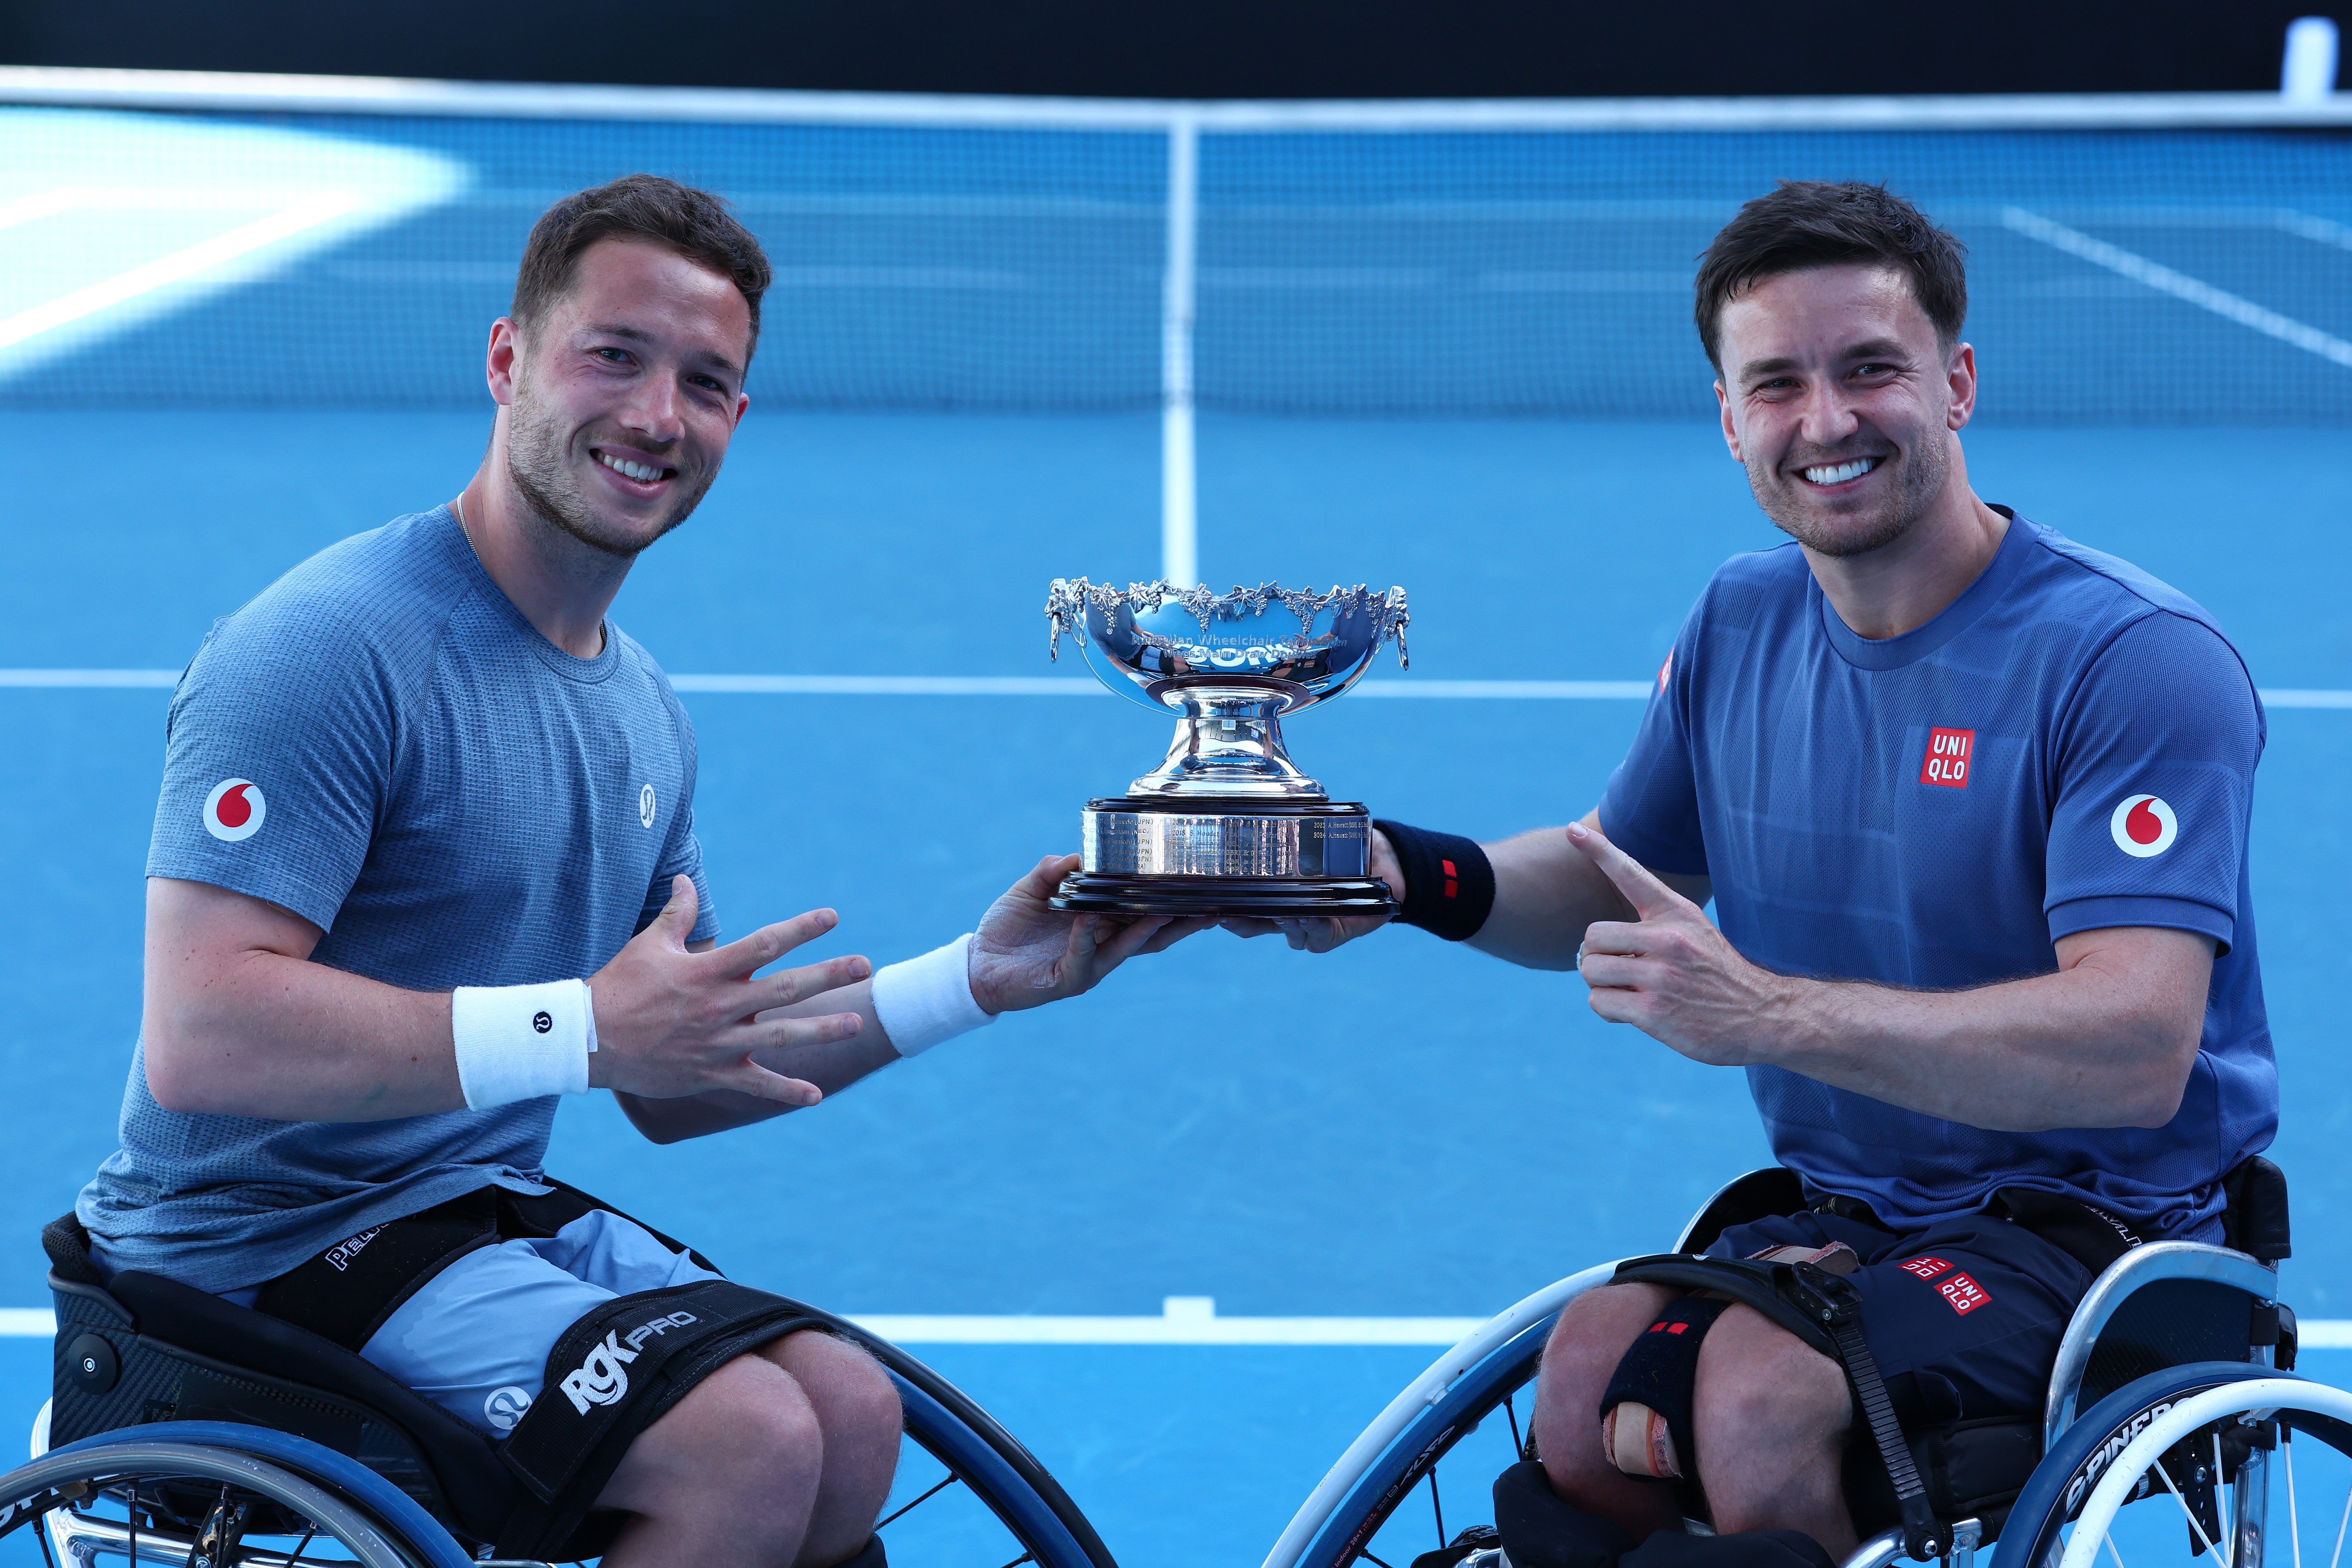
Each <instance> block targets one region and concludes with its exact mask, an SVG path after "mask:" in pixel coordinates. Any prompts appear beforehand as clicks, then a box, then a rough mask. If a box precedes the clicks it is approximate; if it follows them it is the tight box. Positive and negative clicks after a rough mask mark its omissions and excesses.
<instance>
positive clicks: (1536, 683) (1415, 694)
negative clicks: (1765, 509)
mask: <svg viewBox="0 0 2352 1568" xmlns="http://www.w3.org/2000/svg"><path fill="white" fill-rule="evenodd" d="M179 683H180V672H179V671H178V670H176V669H0V687H29V688H52V689H67V690H105V689H125V688H140V687H151V688H157V689H163V690H167V691H168V690H169V689H172V688H173V687H174V686H177V685H178V684H179ZM670 685H672V686H673V687H675V688H677V689H678V690H680V691H697V692H705V691H707V692H722V693H725V692H733V693H742V694H749V695H754V696H782V697H1108V696H1109V695H1110V692H1109V691H1108V689H1105V688H1104V687H1103V685H1102V684H1101V683H1100V682H1099V681H1097V680H1094V679H1091V678H1089V677H1087V676H1083V675H674V676H671V677H670ZM1349 695H1350V696H1355V697H1379V698H1426V699H1449V698H1450V699H1457V700H1459V699H1466V700H1474V701H1475V700H1498V701H1527V700H1535V701H1546V700H1550V701H1560V700H1565V701H1612V700H1633V701H1641V700H1645V699H1647V698H1648V696H1649V695H1650V683H1649V682H1648V681H1646V680H1416V679H1396V678H1394V677H1388V678H1384V679H1367V680H1361V681H1359V682H1357V683H1356V685H1355V686H1354V687H1352V688H1351V689H1349ZM2259 695H2260V696H2261V698H2262V700H2263V706H2264V707H2266V708H2344V709H2352V690H2332V689H2325V688H2298V687H2278V686H2271V687H2264V688H2263V689H2262V691H2261V692H2260V693H2259Z"/></svg>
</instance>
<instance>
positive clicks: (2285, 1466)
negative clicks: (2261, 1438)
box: [2278, 1421, 2303, 1568]
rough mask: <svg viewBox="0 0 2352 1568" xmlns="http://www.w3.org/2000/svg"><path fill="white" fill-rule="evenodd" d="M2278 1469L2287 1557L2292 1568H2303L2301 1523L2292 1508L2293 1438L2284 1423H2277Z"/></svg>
mask: <svg viewBox="0 0 2352 1568" xmlns="http://www.w3.org/2000/svg"><path fill="white" fill-rule="evenodd" d="M2278 1453H2279V1468H2280V1469H2281V1470H2282V1471H2284V1473H2285V1476H2286V1540H2287V1555H2288V1559H2289V1561H2291V1562H2292V1563H2294V1568H2303V1522H2302V1521H2301V1520H2300V1519H2298V1518H2297V1517H2296V1515H2295V1507H2294V1434H2293V1432H2292V1430H2291V1429H2290V1428H2289V1427H2288V1426H2287V1424H2286V1423H2285V1422H2284V1421H2282V1422H2280V1423H2279V1446H2278Z"/></svg>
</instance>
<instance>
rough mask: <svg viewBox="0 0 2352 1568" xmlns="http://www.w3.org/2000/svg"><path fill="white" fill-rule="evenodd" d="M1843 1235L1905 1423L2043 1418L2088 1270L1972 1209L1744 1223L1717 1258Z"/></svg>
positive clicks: (1720, 1244) (1873, 1342) (1867, 1327)
mask: <svg viewBox="0 0 2352 1568" xmlns="http://www.w3.org/2000/svg"><path fill="white" fill-rule="evenodd" d="M1833 1241H1843V1242H1844V1243H1845V1244H1846V1245H1847V1246H1848V1247H1853V1250H1854V1252H1855V1253H1856V1254H1857V1255H1858V1256H1860V1258H1861V1259H1862V1265H1863V1266H1862V1268H1860V1269H1858V1270H1857V1271H1855V1272H1854V1273H1853V1274H1851V1275H1849V1276H1848V1277H1847V1278H1848V1279H1851V1280H1852V1281H1853V1285H1854V1287H1855V1289H1858V1290H1860V1291H1861V1293H1862V1332H1863V1338H1864V1340H1866V1341H1868V1342H1869V1344H1870V1353H1871V1355H1872V1356H1873V1357H1874V1359H1875V1360H1876V1361H1877V1363H1878V1371H1879V1374H1880V1375H1881V1376H1882V1377H1884V1378H1885V1380H1886V1385H1887V1392H1888V1393H1889V1394H1892V1395H1893V1396H1894V1398H1895V1405H1896V1407H1897V1409H1898V1411H1899V1412H1900V1413H1901V1414H1902V1415H1903V1416H1904V1418H1905V1420H1906V1422H1911V1421H1924V1422H1940V1421H1958V1420H1974V1419H1976V1418H1977V1417H1979V1416H1984V1415H2040V1414H2041V1413H2042V1396H2043V1394H2045V1393H2046V1392H2047V1390H2048V1387H2049V1384H2050V1368H2051V1363H2053V1362H2055V1361H2056V1360H2057V1359H2058V1342H2059V1340H2060V1339H2062V1338H2063V1337H2064V1335H2065V1332H2066V1321H2067V1319H2068V1318H2070V1317H2071V1316H2073V1315H2074V1304H2075V1303H2076V1302H2077V1301H2079V1300H2082V1299H2083V1293H2084V1291H2085V1290H2088V1289H2090V1288H2091V1271H2090V1270H2089V1269H2087V1268H2084V1267H2083V1265H2082V1264H2081V1263H2079V1262H2077V1261H2076V1260H2075V1258H2074V1256H2073V1255H2072V1254H2070V1253H2067V1252H2063V1251H2061V1250H2060V1249H2059V1248H2058V1247H2053V1245H2051V1244H2050V1243H2049V1242H2046V1241H2044V1240H2042V1238H2041V1237H2038V1236H2036V1235H2034V1234H2033V1233H2032V1231H2030V1230H2027V1229H2026V1228H2025V1227H2023V1226H2020V1225H2016V1224H2013V1223H2011V1221H2009V1220H2005V1219H1995V1218H1993V1217H1992V1216H1991V1215H1981V1214H1979V1215H1968V1216H1967V1217H1965V1218H1961V1219H1950V1220H1943V1221H1939V1222H1938V1223H1937V1224H1934V1225H1929V1226H1922V1227H1919V1228H1917V1229H1912V1230H1905V1231H1900V1232H1896V1231H1889V1230H1886V1229H1884V1228H1882V1227H1880V1226H1876V1225H1873V1224H1871V1223H1870V1222H1868V1221H1866V1220H1857V1219H1846V1218H1843V1217H1841V1216H1839V1215H1822V1214H1798V1215H1777V1216H1775V1217H1773V1218H1770V1219H1760V1220H1758V1221H1756V1222H1755V1223H1754V1224H1752V1225H1736V1226H1732V1227H1731V1228H1730V1229H1729V1230H1727V1231H1725V1232H1724V1233H1723V1235H1722V1236H1721V1237H1718V1238H1717V1240H1716V1243H1715V1245H1714V1246H1712V1247H1708V1248H1707V1249H1706V1250H1707V1255H1708V1256H1709V1257H1711V1258H1750V1257H1753V1256H1755V1255H1756V1254H1757V1253H1759V1252H1765V1251H1769V1250H1770V1249H1771V1248H1773V1247H1826V1246H1828V1245H1829V1244H1830V1243H1832V1242H1833Z"/></svg>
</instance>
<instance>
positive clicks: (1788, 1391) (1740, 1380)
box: [1693, 1306, 1853, 1459]
mask: <svg viewBox="0 0 2352 1568" xmlns="http://www.w3.org/2000/svg"><path fill="white" fill-rule="evenodd" d="M1694 1395H1695V1396H1694V1399H1693V1421H1694V1424H1695V1425H1696V1427H1697V1428H1698V1432H1699V1435H1700V1445H1699V1446H1700V1450H1701V1452H1702V1453H1704V1452H1705V1451H1706V1447H1707V1445H1706V1437H1707V1436H1709V1435H1716V1436H1718V1438H1719V1440H1720V1441H1727V1442H1731V1443H1735V1444H1737V1445H1738V1447H1742V1448H1748V1447H1760V1448H1763V1449H1765V1450H1767V1451H1768V1452H1778V1453H1782V1454H1786V1455H1788V1456H1789V1457H1790V1458H1791V1459H1794V1458H1796V1457H1797V1456H1798V1455H1800V1454H1805V1455H1811V1454H1816V1453H1818V1452H1819V1451H1821V1450H1822V1448H1824V1447H1829V1448H1834V1447H1838V1446H1839V1445H1840V1444H1841V1443H1842V1441H1843V1437H1844V1435H1845V1429H1846V1427H1847V1426H1848V1425H1849V1424H1850V1423H1851V1421H1852V1418H1853V1403H1852V1400H1851V1398H1850V1396H1849V1395H1848V1394H1847V1391H1846V1382H1845V1373H1843V1371H1842V1370H1840V1368H1839V1366H1838V1364H1837V1363H1835V1362H1833V1361H1832V1360H1831V1359H1830V1358H1829V1357H1827V1356H1825V1355H1823V1354H1822V1353H1821V1352H1819V1351H1816V1350H1814V1349H1813V1348H1812V1347H1811V1345H1808V1344H1806V1343H1805V1342H1803V1341H1802V1340H1800V1339H1798V1338H1797V1336H1796V1335H1794V1334H1792V1333H1790V1332H1789V1331H1788V1330H1786V1329H1784V1328H1782V1327H1780V1325H1779V1324H1778V1323H1775V1322H1773V1321H1771V1320H1769V1318H1766V1317H1765V1316H1764V1315H1763V1314H1762V1313H1760V1312H1759V1311H1757V1310H1754V1309H1753V1308H1750V1307H1745V1306H1733V1307H1730V1308H1728V1309H1727V1310H1725V1311H1724V1314H1723V1316H1722V1317H1721V1318H1719V1319H1718V1320H1717V1321H1716V1324H1715V1328H1714V1330H1713V1331H1711V1332H1710V1333H1708V1335H1707V1337H1706V1341H1705V1342H1703V1343H1702V1344H1701V1345H1700V1346H1699V1353H1698V1378H1697V1382H1696V1387H1695V1390H1694Z"/></svg>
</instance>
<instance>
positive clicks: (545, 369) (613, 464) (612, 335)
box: [490, 239, 751, 557]
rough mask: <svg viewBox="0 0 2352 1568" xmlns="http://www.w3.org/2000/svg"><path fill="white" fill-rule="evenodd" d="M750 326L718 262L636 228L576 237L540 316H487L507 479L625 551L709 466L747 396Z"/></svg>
mask: <svg viewBox="0 0 2352 1568" xmlns="http://www.w3.org/2000/svg"><path fill="white" fill-rule="evenodd" d="M499 333H505V334H506V339H505V343H506V352H505V353H503V354H502V353H501V340H500V338H499ZM750 344H751V307H750V306H749V305H747V304H746V303H745V302H744V299H743V296H742V294H741V293H740V291H739V290H738V289H736V288H735V286H734V285H733V284H732V283H730V282H729V281H728V280H727V279H725V278H723V277H721V276H719V274H718V273H716V272H712V271H710V270H709V269H708V268H703V267H700V266H698V265H697V264H696V263H694V262H692V261H689V260H688V259H687V258H684V257H682V256H680V255H678V254H677V252H676V251H673V250H669V249H667V248H665V247H661V246H658V245H652V244H647V243H645V242H643V241H637V240H620V239H608V240H601V241H599V242H597V243H596V244H594V245H593V246H590V247H588V249H587V250H585V251H583V253H582V254H581V256H580V258H579V261H578V263H577V264H576V267H575V269H574V271H573V273H572V282H571V287H570V288H569V289H567V290H566V291H565V292H564V293H563V294H562V296H560V297H559V298H557V299H556V300H553V301H551V304H550V305H549V307H548V309H547V310H546V312H545V315H544V317H543V318H542V319H541V320H540V321H537V322H535V323H533V324H532V325H530V326H528V327H521V328H518V327H517V326H516V325H515V324H514V323H512V322H510V321H500V322H499V325H498V327H497V328H496V329H494V330H493V333H492V339H491V349H490V359H491V366H490V369H491V374H490V390H491V394H492V395H493V396H495V397H497V398H498V400H499V402H500V403H502V404H504V405H506V408H505V414H504V418H505V423H506V443H507V468H508V472H509V476H510V477H511V478H512V479H513V481H514V485H515V488H516V489H518V490H519V491H520V492H521V495H522V497H523V500H525V501H526V502H528V503H529V505H530V509H531V510H532V511H534V512H535V513H537V514H538V515H539V516H540V517H541V519H543V520H545V521H547V522H549V523H551V524H552V525H553V526H555V527H556V528H559V529H561V530H562V531H564V532H565V533H568V534H570V535H571V536H572V538H574V539H577V540H579V541H580V542H582V543H583V544H587V545H590V546H593V548H595V549H597V550H601V551H604V552H606V553H607V554H612V555H618V556H624V557H626V556H634V555H635V554H636V553H637V552H639V551H641V550H643V549H645V548H646V546H647V545H649V544H651V543H652V542H654V541H655V540H656V539H659V538H660V537H661V536H662V535H663V534H665V533H667V532H668V531H670V530H671V529H673V528H676V527H677V525H678V524H679V523H681V522H684V521H686V519H687V516H688V513H690V512H692V511H693V510H694V509H695V506H696V505H697V503H698V502H699V501H700V500H702V497H703V494H704V492H706V491H708V490H709V489H710V484H711V481H712V480H713V479H717V478H718V477H719V463H720V461H721V460H722V459H723V458H725V457H726V455H727V443H728V441H729V439H730V437H732V436H733V435H734V433H735V426H736V425H737V423H738V422H739V421H740V420H741V418H742V417H743V410H744V408H745V407H746V406H747V405H749V401H750V400H749V399H748V398H746V397H745V396H744V395H743V372H744V366H745V363H746V362H747V361H748V360H749V359H750V357H751V355H750Z"/></svg>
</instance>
